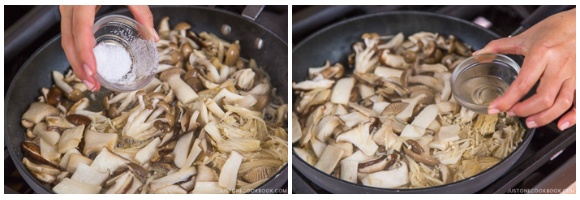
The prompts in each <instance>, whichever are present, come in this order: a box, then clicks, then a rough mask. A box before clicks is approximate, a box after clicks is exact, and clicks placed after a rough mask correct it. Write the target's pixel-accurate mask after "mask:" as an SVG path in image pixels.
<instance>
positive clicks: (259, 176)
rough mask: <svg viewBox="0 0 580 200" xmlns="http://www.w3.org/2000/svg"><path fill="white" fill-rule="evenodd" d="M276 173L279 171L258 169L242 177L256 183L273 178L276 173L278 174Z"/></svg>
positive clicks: (270, 168) (269, 168)
mask: <svg viewBox="0 0 580 200" xmlns="http://www.w3.org/2000/svg"><path fill="white" fill-rule="evenodd" d="M276 171H277V170H276V168H274V167H256V168H253V169H251V170H250V171H249V172H247V173H246V174H244V175H243V176H242V177H243V178H244V180H246V181H248V182H250V183H255V182H258V181H260V180H264V179H267V178H269V177H271V176H272V175H273V174H274V173H276Z"/></svg>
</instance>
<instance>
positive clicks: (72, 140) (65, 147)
mask: <svg viewBox="0 0 580 200" xmlns="http://www.w3.org/2000/svg"><path fill="white" fill-rule="evenodd" d="M84 130H85V125H80V126H77V127H74V128H72V129H67V130H65V131H64V132H62V135H61V136H60V138H59V141H58V152H59V153H66V152H68V151H69V150H71V149H74V148H76V147H78V146H79V143H80V142H81V139H82V137H83V131H84Z"/></svg>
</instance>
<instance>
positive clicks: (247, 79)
mask: <svg viewBox="0 0 580 200" xmlns="http://www.w3.org/2000/svg"><path fill="white" fill-rule="evenodd" d="M255 76H256V73H255V72H254V71H253V70H252V69H250V68H248V69H243V70H240V71H237V72H236V73H234V75H233V78H234V80H235V81H236V85H237V86H238V87H239V88H242V89H243V90H248V89H250V88H251V87H252V85H253V84H254V77H255Z"/></svg>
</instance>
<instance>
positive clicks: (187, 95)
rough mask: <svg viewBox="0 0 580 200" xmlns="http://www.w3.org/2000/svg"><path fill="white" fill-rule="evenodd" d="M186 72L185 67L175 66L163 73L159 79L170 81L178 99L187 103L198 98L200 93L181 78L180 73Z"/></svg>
mask: <svg viewBox="0 0 580 200" xmlns="http://www.w3.org/2000/svg"><path fill="white" fill-rule="evenodd" d="M182 73H184V71H183V69H179V68H174V69H169V70H167V71H164V72H163V73H161V76H159V79H161V81H165V82H167V83H169V86H171V89H172V90H173V92H174V93H175V96H177V99H179V101H180V102H181V103H183V104H187V103H190V102H192V101H193V100H195V99H197V97H198V95H197V93H196V92H195V91H193V89H192V88H191V87H189V85H187V84H186V83H185V82H183V80H181V77H180V76H179V75H180V74H182Z"/></svg>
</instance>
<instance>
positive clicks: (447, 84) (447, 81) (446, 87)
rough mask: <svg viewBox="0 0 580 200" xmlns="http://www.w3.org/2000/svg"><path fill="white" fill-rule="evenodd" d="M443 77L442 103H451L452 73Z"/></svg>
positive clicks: (443, 74)
mask: <svg viewBox="0 0 580 200" xmlns="http://www.w3.org/2000/svg"><path fill="white" fill-rule="evenodd" d="M441 77H442V79H443V90H441V96H440V101H441V102H446V101H449V97H451V73H442V74H441Z"/></svg>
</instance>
